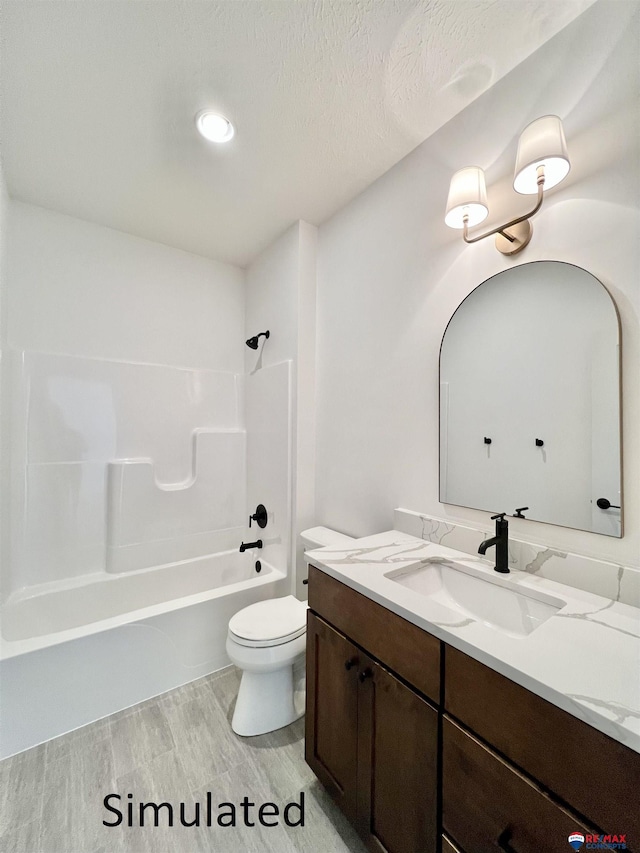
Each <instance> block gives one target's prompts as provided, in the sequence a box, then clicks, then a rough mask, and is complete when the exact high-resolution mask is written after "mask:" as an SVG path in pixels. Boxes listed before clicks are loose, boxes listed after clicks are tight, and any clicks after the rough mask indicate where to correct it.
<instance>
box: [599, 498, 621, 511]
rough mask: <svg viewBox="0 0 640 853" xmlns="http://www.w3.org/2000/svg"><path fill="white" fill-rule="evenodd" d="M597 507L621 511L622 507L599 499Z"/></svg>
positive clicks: (605, 499) (604, 499)
mask: <svg viewBox="0 0 640 853" xmlns="http://www.w3.org/2000/svg"><path fill="white" fill-rule="evenodd" d="M596 506H598V507H600V509H621V507H619V506H616V505H615V504H612V503H611V501H610V500H607V498H598V500H597V501H596Z"/></svg>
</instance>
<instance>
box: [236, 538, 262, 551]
mask: <svg viewBox="0 0 640 853" xmlns="http://www.w3.org/2000/svg"><path fill="white" fill-rule="evenodd" d="M249 548H262V539H258V540H257V541H256V542H243V543H242V544H241V545H240V553H241V554H244V552H245V551H248V550H249Z"/></svg>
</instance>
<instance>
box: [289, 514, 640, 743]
mask: <svg viewBox="0 0 640 853" xmlns="http://www.w3.org/2000/svg"><path fill="white" fill-rule="evenodd" d="M490 553H491V551H490ZM434 557H443V558H446V559H449V560H455V562H457V563H462V564H464V565H467V566H473V567H474V568H476V569H480V571H482V572H486V574H487V576H488V578H489V579H491V578H495V576H496V575H495V572H494V571H493V562H492V561H488V560H485V559H482V558H476V557H472V556H470V555H469V554H464V553H462V552H461V551H455V550H453V549H452V548H446V547H445V546H443V545H438V544H435V543H432V542H425V541H424V540H422V539H418V538H417V537H414V536H409V535H408V534H406V533H400V532H398V531H396V530H390V531H388V532H386V533H379V534H376V535H375V536H368V537H365V538H363V539H357V540H354V543H353V545H351V546H350V547H344V546H343V547H342V548H335V547H328V548H319V549H317V550H315V551H308V552H307V553H306V555H305V559H306V560H307V562H310V563H313V565H314V566H317V567H318V568H319V569H321V570H322V571H324V572H326V573H327V574H328V575H331V577H333V578H335V579H336V580H338V581H341V582H342V583H344V584H346V585H347V586H349V587H351V588H352V589H355V590H357V591H358V592H361V593H362V594H363V595H366V596H367V597H368V598H370V599H372V600H373V601H376V602H377V603H378V604H381V605H383V606H384V607H387V608H389V610H392V611H393V612H394V613H396V614H397V615H398V616H402V617H403V618H404V619H406V620H407V621H409V622H412V623H413V624H414V625H417V626H418V627H419V628H423V629H424V630H426V631H428V632H429V633H430V634H433V635H434V636H436V637H438V638H439V639H441V640H444V641H445V642H447V643H449V644H450V645H452V646H454V647H455V648H456V649H459V650H460V651H461V652H464V653H465V654H468V655H469V656H470V657H473V658H475V659H476V660H478V661H480V662H481V663H484V664H486V665H487V666H489V667H491V668H492V669H494V670H496V671H497V672H499V673H501V674H502V675H505V676H507V678H510V679H511V680H512V681H515V682H516V683H517V684H520V685H521V686H522V687H525V688H527V689H528V690H531V691H532V692H533V693H536V694H537V695H538V696H541V697H542V698H543V699H546V700H547V701H549V702H551V703H552V704H554V705H557V706H558V707H559V708H562V709H563V710H565V711H567V712H568V713H570V714H572V715H573V716H574V717H577V718H579V719H581V720H584V721H585V722H587V723H589V724H590V725H592V726H593V727H594V728H596V729H599V730H600V731H601V732H604V733H605V734H606V735H609V737H612V738H614V739H615V740H617V741H619V742H620V743H623V744H625V745H626V746H628V747H630V748H631V749H633V750H635V751H636V752H639V753H640V609H638V608H636V607H631V606H629V605H627V604H621V603H619V602H616V601H612V600H610V599H607V598H602V597H601V596H598V595H593V594H592V593H589V592H584V591H582V590H579V589H575V588H574V587H570V586H565V585H564V584H559V583H556V582H554V581H550V580H547V579H545V578H540V577H536V576H533V575H531V574H528V573H525V572H518V571H514V570H512V571H511V573H510V574H508V575H501V576H500V577H502V578H506V579H508V582H509V583H513V584H515V585H516V588H518V589H522V591H523V592H525V591H526V590H527V589H528V590H532V591H534V592H535V591H538V592H541V593H547V594H549V595H551V596H554V597H556V598H559V599H561V600H562V601H564V602H566V605H565V606H564V607H562V608H561V609H560V610H558V612H557V613H555V614H554V615H553V616H551V617H550V618H549V619H548V620H547V621H546V622H544V623H543V624H541V625H539V626H538V627H537V628H536V629H535V630H534V631H533V632H532V633H530V634H528V635H527V636H523V637H514V636H510V635H507V634H505V633H504V632H502V631H501V630H499V629H497V628H495V627H492V626H491V625H489V624H485V623H483V622H480V621H477V620H476V619H475V618H473V617H471V616H470V614H468V613H465V614H462V615H461V612H460V611H459V610H457V611H456V610H453V609H449V608H448V607H446V606H444V605H443V604H440V603H437V602H434V601H431V600H430V599H429V598H428V597H426V596H424V595H421V594H419V593H417V592H414V591H413V590H411V589H408V588H407V587H405V586H402V585H400V584H398V583H396V582H395V581H393V580H391V579H390V578H388V577H385V574H386V573H388V572H390V571H393V570H397V569H409V568H412V567H416V566H419V565H420V564H421V563H422V562H423V561H425V560H429V559H432V558H434Z"/></svg>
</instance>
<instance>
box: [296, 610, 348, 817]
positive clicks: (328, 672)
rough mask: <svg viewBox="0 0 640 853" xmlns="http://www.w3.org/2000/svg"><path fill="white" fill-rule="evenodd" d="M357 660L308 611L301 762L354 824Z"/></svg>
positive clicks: (333, 632) (345, 642)
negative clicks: (303, 761)
mask: <svg viewBox="0 0 640 853" xmlns="http://www.w3.org/2000/svg"><path fill="white" fill-rule="evenodd" d="M360 658H361V653H360V652H359V650H358V649H357V648H356V647H355V646H354V645H353V644H352V643H350V642H349V641H348V640H347V639H346V638H345V637H343V635H342V634H340V633H339V632H338V631H336V630H334V629H333V628H331V627H330V626H329V625H327V623H326V622H323V621H322V619H319V618H318V617H317V616H315V614H313V613H311V612H310V611H309V614H308V619H307V700H306V702H307V708H306V713H307V716H306V732H305V758H306V760H307V764H308V765H309V766H310V767H311V769H312V770H313V772H314V773H315V774H316V776H317V777H318V779H320V781H321V782H322V784H323V785H324V786H325V788H326V789H327V791H328V792H329V794H331V796H332V797H333V799H334V800H335V801H336V802H337V803H338V804H339V805H340V807H341V809H342V810H343V812H344V813H345V814H346V815H347V817H349V818H350V819H351V820H352V821H355V819H356V801H357V800H356V784H357V758H358V753H357V750H358V672H359V664H360Z"/></svg>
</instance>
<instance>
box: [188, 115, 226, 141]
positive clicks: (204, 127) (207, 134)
mask: <svg viewBox="0 0 640 853" xmlns="http://www.w3.org/2000/svg"><path fill="white" fill-rule="evenodd" d="M196 127H197V128H198V131H199V132H200V134H201V135H202V136H204V138H205V139H207V140H208V141H209V142H229V140H230V139H233V135H234V133H235V130H234V127H233V125H232V124H231V122H230V121H229V119H228V118H225V116H223V115H220V113H214V112H213V111H212V110H202V111H201V112H199V113H198V115H197V116H196Z"/></svg>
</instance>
